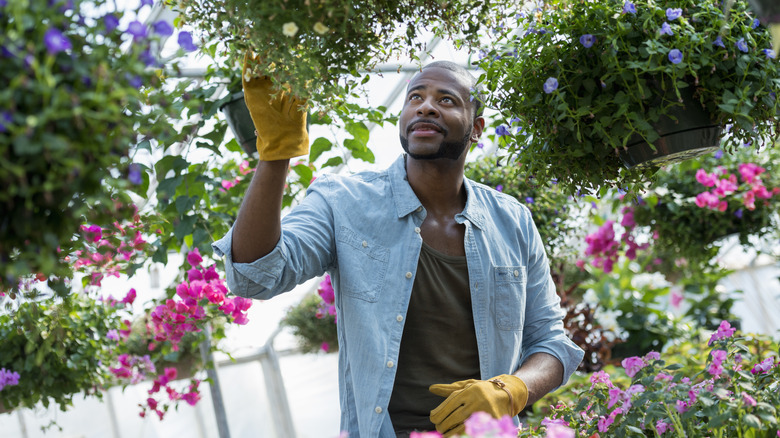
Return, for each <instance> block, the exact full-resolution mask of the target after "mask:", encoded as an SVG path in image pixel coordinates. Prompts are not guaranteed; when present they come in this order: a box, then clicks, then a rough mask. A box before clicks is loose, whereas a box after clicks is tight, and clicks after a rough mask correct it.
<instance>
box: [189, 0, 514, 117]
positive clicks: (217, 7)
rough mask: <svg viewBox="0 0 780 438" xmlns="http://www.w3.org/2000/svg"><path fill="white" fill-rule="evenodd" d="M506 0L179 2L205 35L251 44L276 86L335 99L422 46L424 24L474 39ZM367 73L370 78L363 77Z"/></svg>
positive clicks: (230, 48) (236, 50)
mask: <svg viewBox="0 0 780 438" xmlns="http://www.w3.org/2000/svg"><path fill="white" fill-rule="evenodd" d="M508 4H509V2H505V1H492V0H491V1H479V0H449V1H446V2H444V1H429V0H404V1H401V2H398V1H396V0H392V1H391V0H380V1H373V2H357V3H356V2H353V1H347V0H318V1H308V0H306V1H302V0H295V1H288V0H270V1H269V0H262V1H260V0H256V1H249V2H247V1H239V0H220V1H218V2H214V1H205V0H197V1H188V2H180V3H179V5H178V7H179V9H180V11H181V14H182V17H183V20H184V21H186V22H188V23H190V24H194V25H196V26H198V28H199V29H201V31H202V32H203V34H204V37H205V38H206V39H208V40H217V41H222V42H225V43H226V44H227V52H228V53H227V54H228V55H229V56H234V57H237V58H238V60H242V59H243V56H244V53H245V52H246V51H247V50H252V51H254V53H255V54H256V55H257V58H258V59H259V60H260V62H261V64H262V65H259V66H256V69H257V72H262V73H263V74H267V75H269V76H270V77H271V78H272V79H273V81H274V83H275V84H276V85H278V86H281V85H282V84H285V85H284V86H285V87H286V88H287V89H288V90H290V91H291V92H292V94H293V95H295V96H298V97H301V98H305V99H310V100H311V101H320V102H331V103H332V102H334V101H335V100H338V97H339V96H342V97H343V96H346V95H348V94H350V92H351V90H352V89H354V88H355V86H357V85H358V84H359V82H360V81H361V78H360V76H361V73H360V70H371V69H372V68H374V67H376V66H377V65H378V64H380V63H383V62H390V61H392V60H393V59H395V58H396V57H397V56H399V54H408V55H409V56H410V57H411V59H414V58H415V57H416V56H417V54H418V53H420V52H421V51H423V50H425V43H424V42H422V41H419V40H418V36H420V35H421V34H422V33H423V32H424V31H428V30H432V31H433V32H434V33H435V34H438V35H443V36H450V37H458V38H459V39H460V40H461V41H463V42H464V43H466V44H468V43H475V42H476V41H477V38H478V36H479V30H480V29H484V28H489V27H491V26H495V25H496V24H497V23H498V22H499V21H500V19H501V17H503V16H505V12H504V11H505V9H507V5H508ZM366 79H367V78H366Z"/></svg>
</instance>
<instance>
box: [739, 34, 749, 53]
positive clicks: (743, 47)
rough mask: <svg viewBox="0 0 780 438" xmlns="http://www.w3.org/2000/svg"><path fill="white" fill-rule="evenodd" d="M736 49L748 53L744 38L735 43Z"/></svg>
mask: <svg viewBox="0 0 780 438" xmlns="http://www.w3.org/2000/svg"><path fill="white" fill-rule="evenodd" d="M737 48H738V49H739V50H741V51H743V52H745V53H747V51H748V45H747V43H746V42H745V39H744V38H740V39H739V41H737Z"/></svg>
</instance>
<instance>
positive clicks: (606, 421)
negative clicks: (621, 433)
mask: <svg viewBox="0 0 780 438" xmlns="http://www.w3.org/2000/svg"><path fill="white" fill-rule="evenodd" d="M614 421H615V419H614V418H612V416H611V415H610V416H609V417H606V418H605V417H599V421H598V426H599V432H602V433H603V432H606V431H607V430H608V429H609V426H611V425H612V423H613V422H614Z"/></svg>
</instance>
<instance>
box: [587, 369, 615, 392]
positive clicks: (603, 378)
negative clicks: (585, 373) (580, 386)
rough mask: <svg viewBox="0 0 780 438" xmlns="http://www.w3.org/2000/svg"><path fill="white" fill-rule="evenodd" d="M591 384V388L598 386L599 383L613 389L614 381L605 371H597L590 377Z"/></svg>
mask: <svg viewBox="0 0 780 438" xmlns="http://www.w3.org/2000/svg"><path fill="white" fill-rule="evenodd" d="M590 383H591V385H590V387H591V388H593V387H594V386H596V384H597V383H603V384H605V385H607V387H609V388H612V387H613V385H612V381H611V380H610V379H609V374H607V372H606V371H604V370H601V371H597V372H595V373H593V374H591V375H590Z"/></svg>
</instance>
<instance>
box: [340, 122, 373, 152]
mask: <svg viewBox="0 0 780 438" xmlns="http://www.w3.org/2000/svg"><path fill="white" fill-rule="evenodd" d="M345 129H346V130H347V132H349V133H350V134H352V137H353V138H354V139H355V140H356V141H357V142H358V143H360V144H361V145H364V146H365V145H366V143H368V138H369V131H368V128H367V127H366V125H365V124H364V123H363V122H356V123H347V126H346V127H345Z"/></svg>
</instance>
